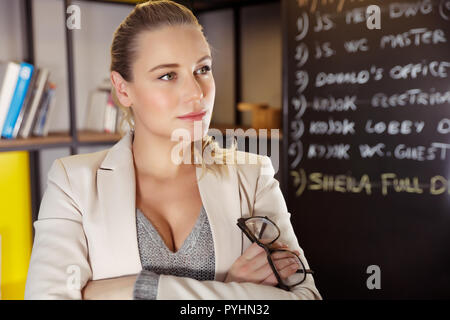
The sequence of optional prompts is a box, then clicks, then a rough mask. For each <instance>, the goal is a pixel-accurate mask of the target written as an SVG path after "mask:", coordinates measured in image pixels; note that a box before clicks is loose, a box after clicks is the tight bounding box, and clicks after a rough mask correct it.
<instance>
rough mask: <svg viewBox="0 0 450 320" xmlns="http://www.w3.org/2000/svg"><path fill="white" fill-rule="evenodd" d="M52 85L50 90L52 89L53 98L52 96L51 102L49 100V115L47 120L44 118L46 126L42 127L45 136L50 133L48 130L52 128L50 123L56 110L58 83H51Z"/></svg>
mask: <svg viewBox="0 0 450 320" xmlns="http://www.w3.org/2000/svg"><path fill="white" fill-rule="evenodd" d="M49 86H50V90H52V92H51V94H52V96H51V98H50V102H49V106H48V108H47V115H46V116H45V120H44V128H43V129H42V135H43V136H47V135H48V130H49V128H50V123H51V120H52V116H53V113H54V110H55V106H56V98H55V95H56V84H54V83H53V82H50V83H49Z"/></svg>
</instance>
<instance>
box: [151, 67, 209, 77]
mask: <svg viewBox="0 0 450 320" xmlns="http://www.w3.org/2000/svg"><path fill="white" fill-rule="evenodd" d="M198 70H200V71H202V70H203V72H199V73H200V74H206V73H208V72H210V71H211V67H210V66H203V67H201V68H200V69H198ZM167 76H172V78H169V79H168V78H165V77H167ZM174 76H175V73H174V72H170V73H166V74H165V75H163V76H161V77H159V78H158V79H161V80H166V81H167V80H172V79H173V77H174Z"/></svg>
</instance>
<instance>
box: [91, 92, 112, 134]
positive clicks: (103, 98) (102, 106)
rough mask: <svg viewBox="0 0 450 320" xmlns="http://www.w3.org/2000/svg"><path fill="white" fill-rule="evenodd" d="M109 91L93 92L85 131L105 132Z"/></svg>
mask: <svg viewBox="0 0 450 320" xmlns="http://www.w3.org/2000/svg"><path fill="white" fill-rule="evenodd" d="M108 93H109V91H107V90H103V89H97V90H95V91H91V93H90V96H89V101H88V111H87V113H86V120H85V129H86V130H91V131H96V132H104V122H105V110H106V104H107V103H108Z"/></svg>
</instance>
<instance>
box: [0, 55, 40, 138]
mask: <svg viewBox="0 0 450 320" xmlns="http://www.w3.org/2000/svg"><path fill="white" fill-rule="evenodd" d="M33 71H34V66H33V65H31V64H29V63H26V62H22V63H21V64H20V71H19V78H18V79H17V84H16V88H15V90H14V94H13V97H12V99H11V104H10V105H9V111H8V114H7V116H6V119H5V123H4V125H3V131H2V137H4V138H8V139H11V138H12V137H13V133H14V126H15V125H16V121H17V118H18V117H19V113H20V109H22V106H23V101H24V99H25V96H26V95H27V90H28V86H29V84H30V80H31V76H32V75H33Z"/></svg>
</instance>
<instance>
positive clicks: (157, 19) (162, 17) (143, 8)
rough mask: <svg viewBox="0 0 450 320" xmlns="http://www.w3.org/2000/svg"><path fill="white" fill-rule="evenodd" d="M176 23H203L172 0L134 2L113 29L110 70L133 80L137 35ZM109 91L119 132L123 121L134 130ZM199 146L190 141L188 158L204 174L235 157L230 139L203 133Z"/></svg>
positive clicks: (127, 112)
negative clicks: (223, 143)
mask: <svg viewBox="0 0 450 320" xmlns="http://www.w3.org/2000/svg"><path fill="white" fill-rule="evenodd" d="M178 25H189V26H195V27H197V28H198V29H199V30H200V31H203V27H202V26H201V25H200V24H199V22H198V20H197V18H196V17H195V15H194V14H193V13H192V11H191V10H189V9H188V8H186V7H185V6H183V5H181V4H178V3H176V2H174V1H170V0H157V1H147V2H144V3H140V4H138V5H136V7H135V8H134V9H133V11H131V13H130V14H129V15H128V16H127V17H126V18H125V19H124V20H123V21H122V23H121V24H120V25H119V27H118V28H117V29H116V31H115V32H114V37H113V41H112V44H111V66H110V71H116V72H118V73H119V74H120V75H121V76H122V78H123V79H124V80H126V81H127V82H133V71H132V70H133V68H132V67H133V62H134V61H136V58H137V55H138V41H139V35H140V34H141V33H142V32H145V31H153V30H157V29H158V28H160V27H165V26H178ZM205 39H206V38H205ZM111 94H112V98H113V100H114V102H115V103H116V105H117V106H118V107H119V109H120V112H122V115H123V117H122V121H121V123H120V124H119V132H120V134H121V136H123V135H125V133H126V131H124V130H123V124H124V121H126V122H127V124H128V126H129V127H130V129H131V130H134V113H133V110H132V109H131V108H130V107H124V106H122V105H121V104H120V102H119V100H118V99H117V96H116V92H115V88H114V86H113V87H112V92H111ZM207 148H208V149H207ZM201 149H202V150H201V152H202V154H201V155H199V154H198V151H197V149H196V148H194V142H192V143H191V160H192V161H194V157H196V156H197V157H198V159H201V166H202V169H203V170H202V171H203V174H204V171H205V169H214V168H220V169H222V167H223V165H220V164H234V160H235V159H234V157H233V153H234V152H235V151H236V150H237V144H236V141H235V140H234V141H233V145H232V146H231V148H230V149H227V148H220V146H219V145H218V143H217V142H216V141H215V140H214V137H212V136H209V135H205V136H204V137H203V138H202V148H201ZM205 150H209V152H210V154H211V156H212V157H213V159H214V161H213V164H212V165H211V167H209V165H206V164H205V163H204V161H203V154H204V152H205ZM230 160H233V161H232V162H233V163H230ZM191 163H194V162H191ZM213 171H214V170H213ZM219 171H221V170H219ZM224 171H225V172H227V170H224ZM203 174H202V177H203Z"/></svg>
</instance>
